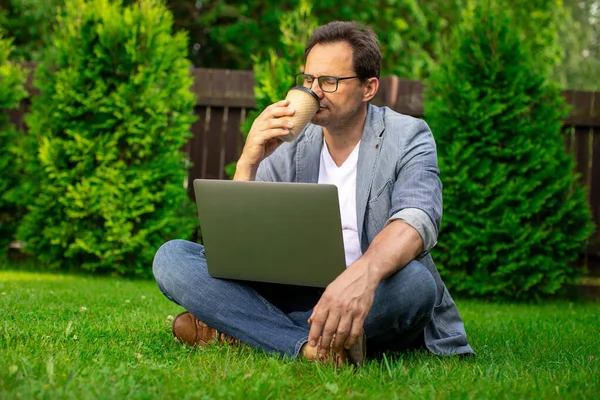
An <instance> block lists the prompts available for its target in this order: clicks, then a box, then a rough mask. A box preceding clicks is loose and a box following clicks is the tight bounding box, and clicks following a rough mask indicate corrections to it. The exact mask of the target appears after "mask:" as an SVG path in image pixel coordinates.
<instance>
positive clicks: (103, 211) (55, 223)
mask: <svg viewBox="0 0 600 400" xmlns="http://www.w3.org/2000/svg"><path fill="white" fill-rule="evenodd" d="M54 32H55V36H54V37H53V40H52V45H51V47H50V49H49V51H48V52H47V53H46V54H45V55H44V57H43V61H42V62H41V64H40V65H39V67H38V70H37V73H36V85H37V86H38V87H39V88H40V90H41V95H40V96H38V97H35V98H34V99H33V105H32V111H31V114H30V115H29V118H28V124H29V129H30V134H31V135H32V136H33V137H35V138H36V149H35V154H36V157H35V158H34V159H32V160H31V162H30V163H29V165H28V167H29V170H30V173H31V174H32V179H34V180H35V181H36V182H38V184H39V188H38V192H37V193H36V198H35V201H34V202H33V204H32V205H31V206H30V207H29V213H28V214H27V216H26V217H25V219H24V221H23V223H22V225H21V226H20V229H19V237H20V238H21V239H22V240H23V241H24V242H25V244H26V251H27V252H29V253H31V254H33V255H36V256H37V257H38V259H39V260H40V261H41V262H42V263H43V264H45V265H47V266H49V267H51V268H60V269H63V270H87V271H96V272H98V273H106V272H113V273H116V274H119V275H128V276H150V275H151V264H152V259H153V256H154V253H155V252H156V250H157V249H158V247H159V246H160V245H161V244H162V243H163V242H165V241H167V240H169V239H174V238H182V239H187V238H190V237H191V235H192V233H193V229H194V227H195V226H196V225H197V217H196V215H195V212H194V208H193V205H192V204H191V202H190V201H189V199H188V197H187V195H186V189H185V188H184V181H185V179H186V175H187V171H186V162H187V161H186V156H185V154H184V153H183V152H182V147H183V146H184V144H185V143H186V142H187V141H188V139H189V137H190V136H191V134H190V124H191V123H192V122H193V120H194V116H193V107H194V104H195V98H194V95H193V94H192V93H191V92H190V87H191V85H192V77H191V75H190V72H189V68H190V64H189V62H188V61H187V60H186V46H187V38H186V36H185V34H183V33H178V34H176V35H173V33H172V32H173V17H172V15H171V14H170V12H169V11H168V10H167V8H166V7H165V5H164V4H163V2H161V1H158V0H139V1H137V2H135V3H134V4H132V5H130V6H127V7H124V6H123V5H122V3H121V2H119V1H109V0H89V1H84V0H68V1H66V4H65V9H64V12H63V13H62V14H61V15H59V18H58V26H57V27H56V29H54Z"/></svg>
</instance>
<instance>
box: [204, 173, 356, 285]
mask: <svg viewBox="0 0 600 400" xmlns="http://www.w3.org/2000/svg"><path fill="white" fill-rule="evenodd" d="M194 193H195V194H196V204H197V207H198V217H199V219H200V229H201V231H202V239H203V244H204V250H205V253H206V261H207V264H208V273H209V274H210V275H211V276H213V277H215V278H227V279H239V280H246V281H255V282H270V283H281V284H289V285H301V286H313V287H323V288H324V287H326V286H327V285H328V284H329V283H331V282H332V281H333V280H334V279H335V278H336V277H337V276H338V275H339V274H341V273H342V272H343V271H344V270H345V269H346V261H345V256H344V241H343V237H342V225H341V218H340V208H339V202H338V192H337V187H335V186H334V185H329V184H310V183H281V182H250V181H229V180H210V179H195V180H194Z"/></svg>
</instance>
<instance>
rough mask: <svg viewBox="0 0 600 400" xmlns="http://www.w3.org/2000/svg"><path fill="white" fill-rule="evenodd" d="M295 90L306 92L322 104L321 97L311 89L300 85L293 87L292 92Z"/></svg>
mask: <svg viewBox="0 0 600 400" xmlns="http://www.w3.org/2000/svg"><path fill="white" fill-rule="evenodd" d="M294 89H297V90H302V91H304V92H306V93H308V94H310V95H311V96H312V97H314V98H315V100H316V101H317V103H320V101H319V96H317V94H316V93H315V92H313V91H312V90H311V89H309V88H307V87H304V86H300V85H298V86H294V87H293V88H291V89H290V90H294Z"/></svg>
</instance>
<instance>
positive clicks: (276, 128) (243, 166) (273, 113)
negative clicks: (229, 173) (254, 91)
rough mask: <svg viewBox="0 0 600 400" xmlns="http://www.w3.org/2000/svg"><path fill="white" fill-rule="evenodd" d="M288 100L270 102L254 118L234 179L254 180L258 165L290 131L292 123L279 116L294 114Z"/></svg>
mask: <svg viewBox="0 0 600 400" xmlns="http://www.w3.org/2000/svg"><path fill="white" fill-rule="evenodd" d="M289 104H290V102H289V100H282V101H279V102H277V103H275V104H271V105H270V106H268V107H267V108H265V109H264V111H263V112H262V113H261V114H260V115H259V116H258V117H257V118H256V119H255V120H254V122H253V123H252V128H250V132H249V133H248V137H247V138H246V144H245V145H244V150H243V151H242V155H241V156H240V159H239V161H238V166H237V169H236V173H235V176H234V177H233V179H234V180H254V179H255V177H256V171H257V170H258V165H259V164H260V163H261V161H262V160H264V159H265V158H267V157H268V156H270V155H271V154H272V153H273V152H274V151H275V150H276V149H277V148H278V147H279V146H280V145H281V144H282V143H283V141H282V140H281V139H280V137H281V136H285V135H287V134H288V133H290V129H291V128H292V127H293V125H292V123H291V122H290V121H289V120H288V119H286V118H281V117H290V116H292V115H294V113H295V110H294V109H292V108H289V107H288V105H289Z"/></svg>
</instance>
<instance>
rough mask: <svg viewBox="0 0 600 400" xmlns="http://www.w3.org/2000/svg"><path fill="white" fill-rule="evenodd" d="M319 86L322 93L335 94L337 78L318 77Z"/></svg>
mask: <svg viewBox="0 0 600 400" xmlns="http://www.w3.org/2000/svg"><path fill="white" fill-rule="evenodd" d="M319 85H320V86H321V90H322V91H324V92H335V90H336V89H337V78H336V77H334V76H321V77H319Z"/></svg>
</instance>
